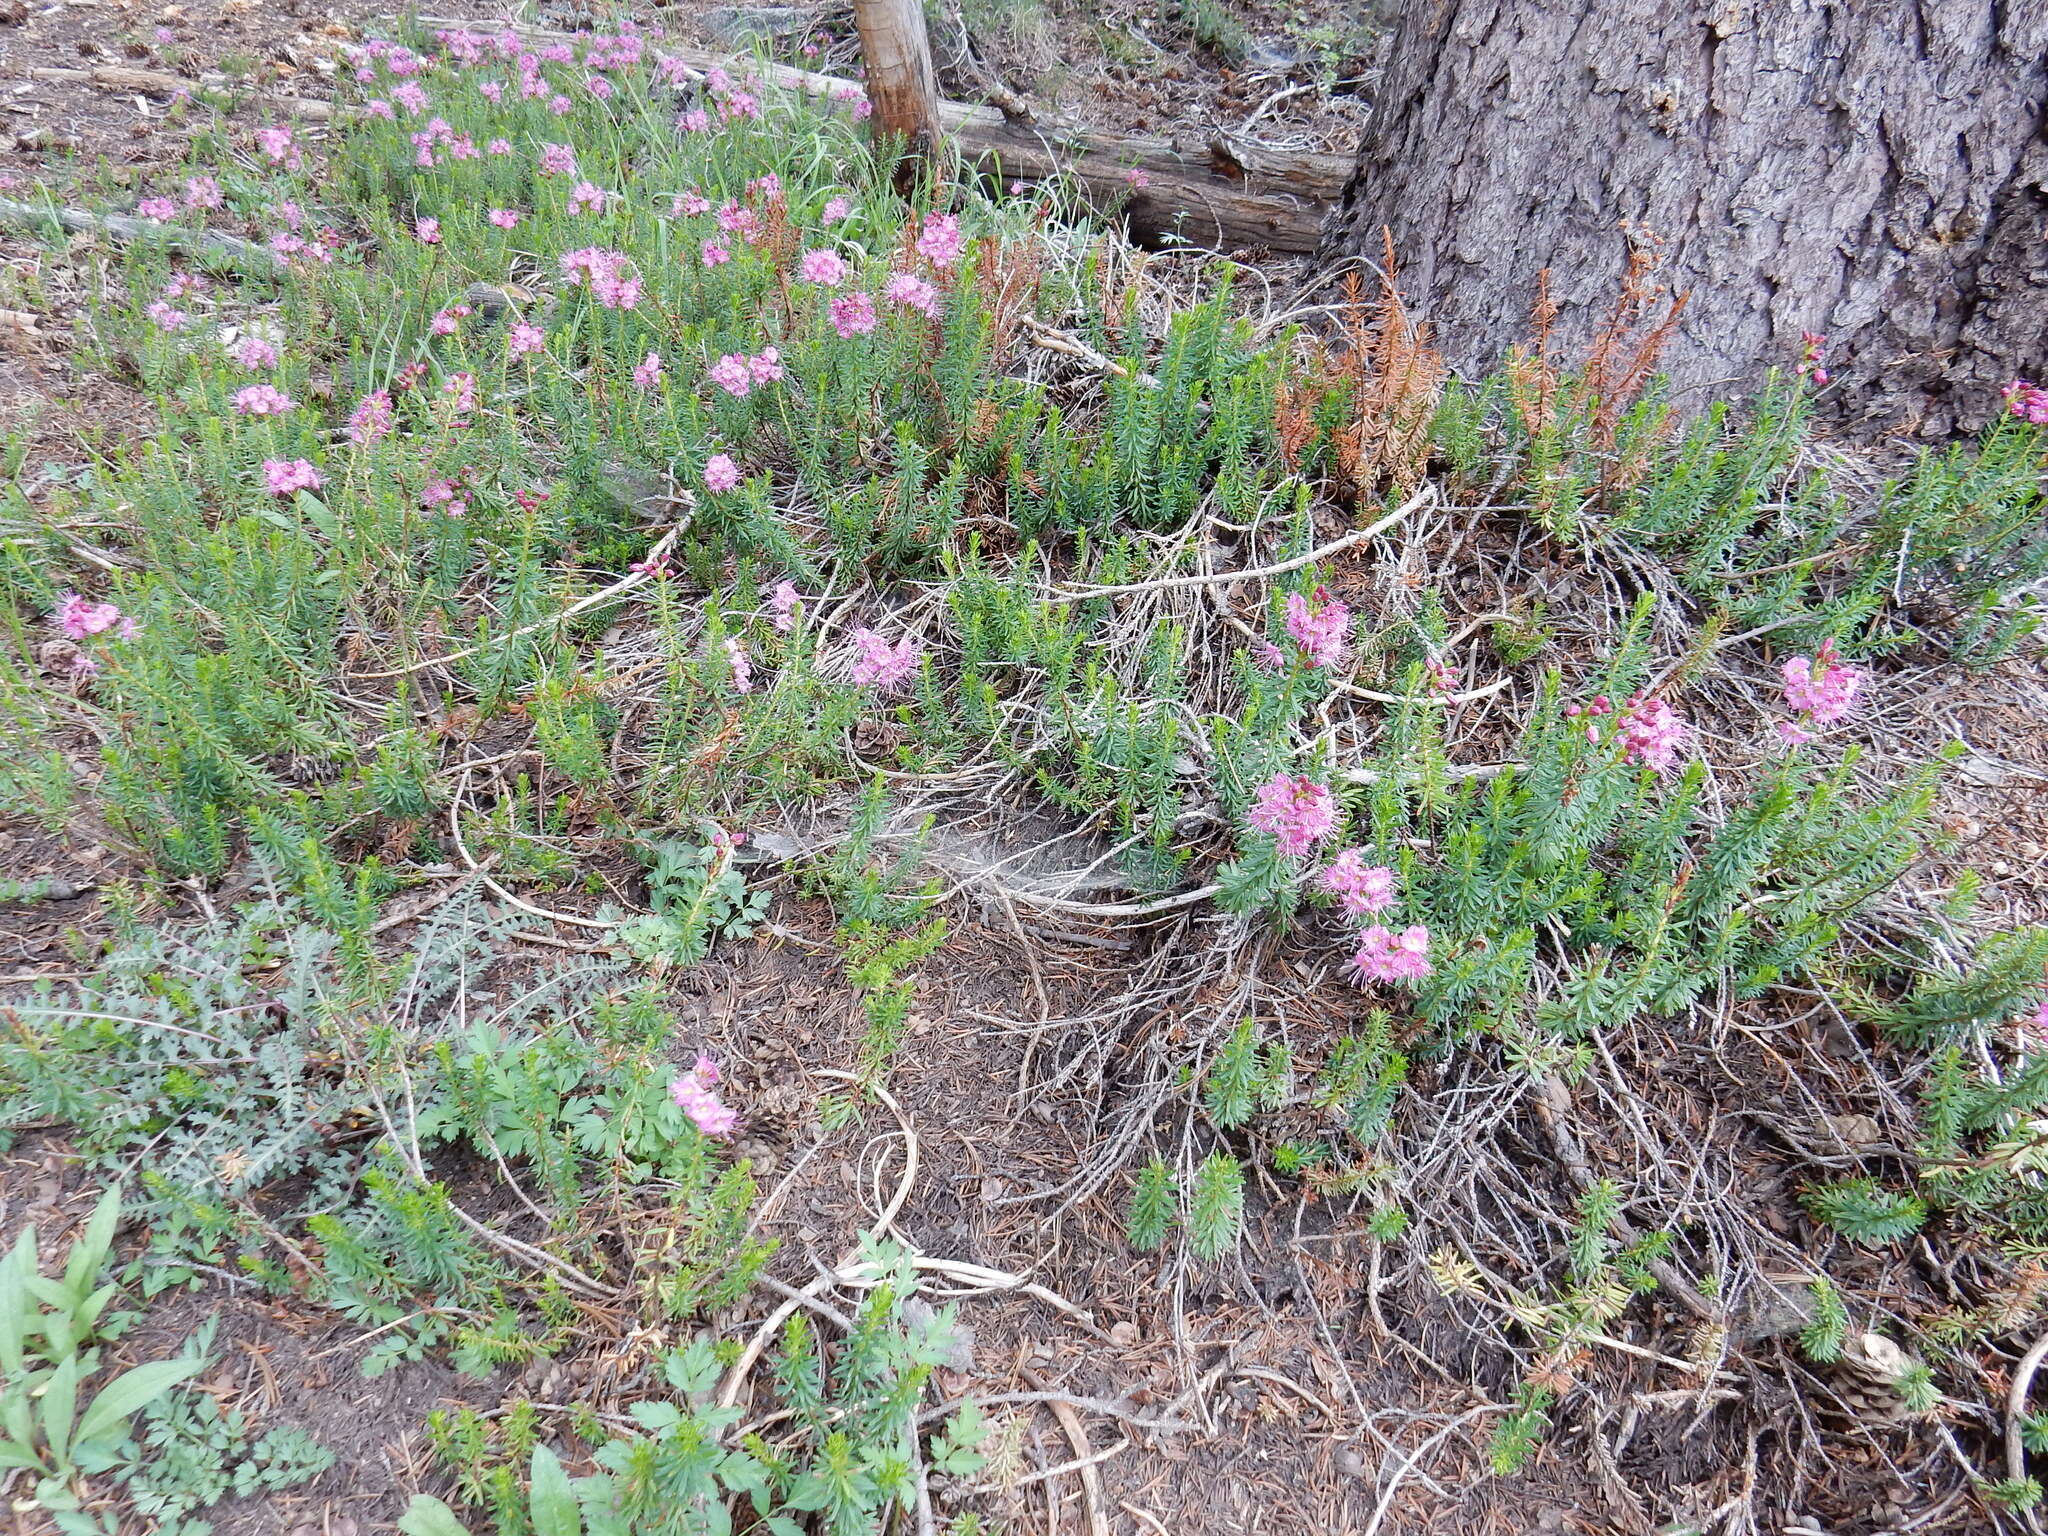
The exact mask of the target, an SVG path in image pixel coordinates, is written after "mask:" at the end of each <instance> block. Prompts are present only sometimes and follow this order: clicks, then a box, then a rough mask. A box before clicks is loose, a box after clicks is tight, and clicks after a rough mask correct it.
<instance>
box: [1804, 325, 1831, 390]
mask: <svg viewBox="0 0 2048 1536" xmlns="http://www.w3.org/2000/svg"><path fill="white" fill-rule="evenodd" d="M1799 339H1800V341H1801V342H1802V343H1803V344H1804V346H1805V350H1804V351H1803V352H1802V353H1801V354H1800V357H1799V376H1800V377H1801V378H1803V379H1811V380H1812V381H1813V386H1814V388H1815V389H1818V388H1820V387H1821V386H1822V385H1823V384H1825V383H1827V381H1828V379H1829V377H1830V375H1829V373H1828V371H1827V369H1826V368H1825V367H1824V366H1823V365H1822V363H1821V354H1822V353H1823V352H1824V351H1825V350H1826V348H1827V344H1828V339H1827V337H1825V336H1823V335H1821V334H1820V333H1819V332H1818V331H1801V332H1800V333H1799Z"/></svg>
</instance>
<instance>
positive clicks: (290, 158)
mask: <svg viewBox="0 0 2048 1536" xmlns="http://www.w3.org/2000/svg"><path fill="white" fill-rule="evenodd" d="M256 147H257V148H258V149H259V150H261V151H262V152H263V157H264V158H265V159H266V160H268V161H270V162H271V164H273V165H281V166H283V167H284V168H285V169H286V170H288V171H296V170H297V169H298V168H299V150H298V146H297V145H295V144H294V143H293V142H292V131H291V129H289V128H258V129H257V130H256Z"/></svg>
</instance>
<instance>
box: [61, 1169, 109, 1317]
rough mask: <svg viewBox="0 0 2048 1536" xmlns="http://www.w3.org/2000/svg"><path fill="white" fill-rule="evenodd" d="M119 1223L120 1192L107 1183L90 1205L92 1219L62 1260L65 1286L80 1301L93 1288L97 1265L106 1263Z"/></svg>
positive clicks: (96, 1276)
mask: <svg viewBox="0 0 2048 1536" xmlns="http://www.w3.org/2000/svg"><path fill="white" fill-rule="evenodd" d="M120 1222H121V1191H120V1189H119V1188H118V1187H113V1186H109V1188H108V1189H107V1192H106V1193H105V1194H103V1195H101V1196H100V1203H99V1204H98V1205H97V1206H95V1207H94V1208H93V1213H92V1220H91V1221H89V1222H87V1223H86V1226H85V1232H84V1235H83V1236H81V1237H80V1238H79V1239H78V1241H77V1242H75V1243H73V1244H72V1245H71V1253H70V1255H69V1256H68V1257H67V1258H66V1259H65V1261H64V1287H65V1289H66V1290H68V1291H70V1292H71V1294H72V1295H73V1296H75V1297H78V1298H79V1299H80V1300H83V1299H84V1297H85V1295H86V1293H87V1292H88V1291H90V1290H91V1289H92V1283H93V1281H94V1280H95V1279H97V1278H98V1277H99V1272H100V1266H101V1265H103V1264H105V1263H106V1262H107V1254H108V1253H109V1252H110V1251H111V1250H112V1249H113V1246H114V1228H115V1227H117V1226H118V1225H120Z"/></svg>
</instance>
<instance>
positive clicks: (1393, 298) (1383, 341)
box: [1275, 231, 1449, 496]
mask: <svg viewBox="0 0 2048 1536" xmlns="http://www.w3.org/2000/svg"><path fill="white" fill-rule="evenodd" d="M1385 233H1386V242H1387V246H1386V261H1385V263H1384V265H1383V266H1382V267H1381V270H1380V283H1379V293H1378V294H1377V295H1376V296H1375V297H1374V298H1373V299H1371V300H1367V299H1366V298H1365V297H1364V296H1363V293H1362V291H1361V287H1360V284H1359V281H1358V278H1357V276H1356V275H1355V274H1354V275H1352V276H1351V277H1348V278H1347V279H1346V280H1345V294H1344V315H1343V320H1342V327H1343V331H1342V335H1343V340H1342V342H1341V343H1340V344H1339V346H1338V347H1337V348H1335V349H1334V350H1333V349H1331V348H1328V347H1319V348H1318V353H1319V356H1318V358H1317V361H1318V363H1319V365H1320V366H1319V368H1318V369H1317V371H1318V372H1319V373H1320V374H1321V375H1322V377H1323V379H1324V380H1325V381H1326V383H1327V384H1329V385H1333V386H1334V387H1335V388H1337V389H1338V390H1340V391H1342V392H1343V394H1344V395H1345V397H1346V398H1347V399H1348V401H1349V405H1348V409H1347V410H1346V413H1345V414H1346V416H1347V418H1348V425H1346V426H1345V427H1344V428H1343V429H1342V430H1341V431H1340V432H1339V433H1338V435H1337V441H1336V444H1335V447H1336V453H1337V471H1338V474H1339V475H1340V477H1341V478H1342V479H1343V481H1344V482H1345V483H1346V485H1347V486H1348V487H1349V490H1350V492H1351V494H1352V495H1353V496H1364V495H1368V494H1371V493H1373V492H1375V491H1378V490H1380V489H1382V488H1385V489H1387V490H1389V491H1391V493H1392V494H1394V495H1397V496H1405V495H1407V494H1408V493H1409V492H1411V491H1413V490H1414V489H1415V487H1416V486H1417V485H1419V484H1420V483H1421V481H1422V473H1423V470H1424V468H1425V467H1426V466H1427V464H1428V462H1429V427H1430V421H1431V419H1432V418H1433V417H1434V416H1435V414H1436V408H1437V402H1438V401H1439V400H1441V399H1442V398H1443V388H1444V380H1445V378H1446V377H1447V376H1448V374H1449V370H1448V369H1447V368H1446V367H1445V366H1444V360H1443V358H1442V356H1440V355H1439V354H1438V353H1437V351H1436V350H1435V349H1434V348H1433V347H1431V346H1430V344H1429V334H1428V330H1427V328H1426V327H1424V326H1422V325H1420V324H1418V323H1417V322H1416V321H1415V320H1413V319H1412V318H1411V317H1410V316H1409V314H1408V308H1407V305H1406V304H1405V303H1403V301H1402V298H1401V290H1400V287H1399V286H1398V282H1397V276H1398V274H1397V272H1396V269H1395V265H1394V237H1393V233H1392V231H1386V232H1385ZM1300 419H1301V402H1300V400H1298V399H1297V398H1295V397H1294V396H1293V395H1292V394H1291V393H1286V392H1283V394H1282V396H1281V400H1280V405H1279V410H1278V419H1277V420H1276V423H1275V425H1276V427H1277V428H1278V429H1279V431H1280V433H1281V437H1282V441H1283V443H1285V442H1286V441H1287V439H1288V436H1289V434H1290V432H1298V431H1299V427H1300Z"/></svg>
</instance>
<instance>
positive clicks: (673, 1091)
mask: <svg viewBox="0 0 2048 1536" xmlns="http://www.w3.org/2000/svg"><path fill="white" fill-rule="evenodd" d="M718 1079H719V1071H718V1063H717V1062H715V1061H713V1060H712V1059H711V1058H710V1057H709V1056H702V1055H700V1056H699V1057H698V1058H697V1061H696V1065H694V1066H692V1067H691V1068H690V1070H689V1071H687V1072H685V1073H683V1074H682V1075H681V1076H679V1077H677V1078H675V1079H673V1080H672V1081H671V1082H670V1083H669V1085H668V1091H669V1097H671V1098H673V1099H674V1100H675V1101H676V1103H677V1104H678V1105H680V1106H681V1107H682V1111H683V1113H684V1114H686V1115H688V1116H689V1117H690V1123H691V1124H692V1125H694V1126H696V1127H697V1129H698V1130H700V1131H702V1132H703V1133H704V1134H705V1135H706V1136H724V1135H726V1134H728V1133H729V1132H731V1131H733V1130H735V1129H737V1128H738V1126H739V1123H740V1116H739V1111H738V1110H736V1109H734V1108H732V1106H731V1105H729V1104H727V1103H725V1102H724V1101H723V1100H721V1099H720V1098H719V1097H718Z"/></svg>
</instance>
